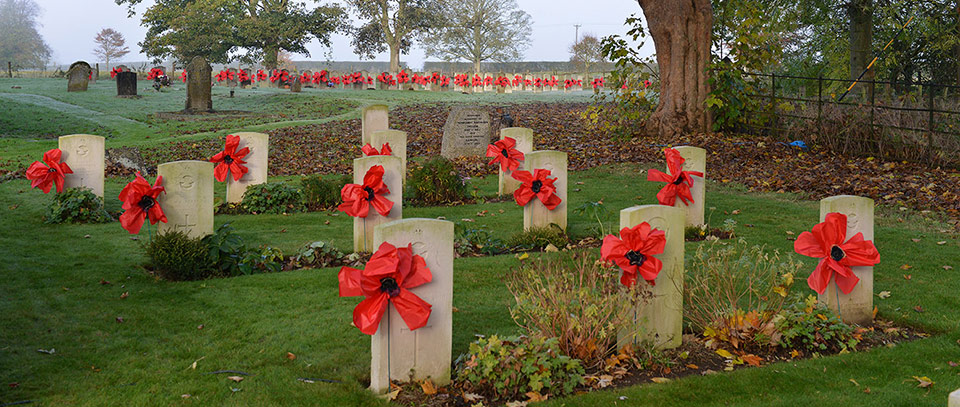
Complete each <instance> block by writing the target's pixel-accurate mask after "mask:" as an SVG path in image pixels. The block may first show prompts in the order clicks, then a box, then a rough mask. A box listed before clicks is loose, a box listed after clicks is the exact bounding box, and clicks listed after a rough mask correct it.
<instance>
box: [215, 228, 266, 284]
mask: <svg viewBox="0 0 960 407" xmlns="http://www.w3.org/2000/svg"><path fill="white" fill-rule="evenodd" d="M203 243H204V244H206V245H207V254H208V258H209V261H210V263H211V264H213V265H214V267H215V268H216V270H217V273H218V274H219V275H221V276H236V275H239V274H243V275H250V274H253V273H257V272H277V271H280V270H281V269H282V261H283V253H282V252H280V250H278V249H274V248H271V247H269V246H266V247H263V248H261V249H260V250H259V251H258V250H251V249H247V247H246V245H244V243H243V239H242V238H241V237H240V235H237V234H236V233H235V231H234V228H233V226H230V224H229V223H224V224H223V225H220V227H219V228H217V230H216V231H215V232H214V233H213V234H212V235H209V236H206V237H204V238H203Z"/></svg>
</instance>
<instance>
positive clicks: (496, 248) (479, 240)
mask: <svg viewBox="0 0 960 407" xmlns="http://www.w3.org/2000/svg"><path fill="white" fill-rule="evenodd" d="M455 232H456V233H455V236H454V240H453V247H454V249H455V250H456V251H457V254H458V255H460V256H467V255H472V254H483V255H488V256H492V255H497V254H502V253H506V252H508V251H509V248H508V247H507V245H506V244H505V243H504V242H503V240H501V239H498V238H495V237H493V235H492V234H491V233H490V231H488V230H486V229H484V228H468V227H465V226H464V225H463V224H462V223H459V222H458V223H457V224H456V228H455Z"/></svg>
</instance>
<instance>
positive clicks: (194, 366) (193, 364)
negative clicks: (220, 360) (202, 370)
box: [188, 356, 206, 370]
mask: <svg viewBox="0 0 960 407" xmlns="http://www.w3.org/2000/svg"><path fill="white" fill-rule="evenodd" d="M204 358H206V356H202V357H200V359H197V360H194V361H193V363H191V364H190V367H189V368H188V369H190V370H197V362H199V361H201V360H203V359H204Z"/></svg>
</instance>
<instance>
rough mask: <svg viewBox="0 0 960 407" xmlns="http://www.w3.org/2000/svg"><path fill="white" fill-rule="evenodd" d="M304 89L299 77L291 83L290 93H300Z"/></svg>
mask: <svg viewBox="0 0 960 407" xmlns="http://www.w3.org/2000/svg"><path fill="white" fill-rule="evenodd" d="M302 87H303V84H301V83H300V77H299V76H297V77H295V78H293V79H291V81H290V91H291V92H293V93H300V91H301V90H303V89H302Z"/></svg>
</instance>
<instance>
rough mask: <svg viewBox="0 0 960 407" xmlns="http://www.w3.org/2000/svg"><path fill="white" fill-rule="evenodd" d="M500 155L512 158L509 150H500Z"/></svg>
mask: <svg viewBox="0 0 960 407" xmlns="http://www.w3.org/2000/svg"><path fill="white" fill-rule="evenodd" d="M500 154H503V156H504V157H510V152H509V151H507V149H503V150H500Z"/></svg>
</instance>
